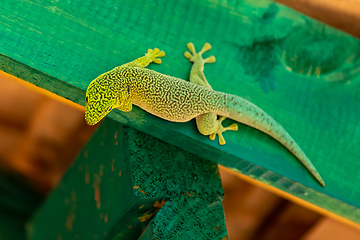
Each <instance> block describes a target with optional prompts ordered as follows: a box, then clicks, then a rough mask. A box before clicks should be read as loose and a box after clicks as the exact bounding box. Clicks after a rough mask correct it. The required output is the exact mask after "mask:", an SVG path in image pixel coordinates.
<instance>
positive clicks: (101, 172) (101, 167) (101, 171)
mask: <svg viewBox="0 0 360 240" xmlns="http://www.w3.org/2000/svg"><path fill="white" fill-rule="evenodd" d="M103 173H104V164H100V170H99V175H100V177H102V176H103Z"/></svg>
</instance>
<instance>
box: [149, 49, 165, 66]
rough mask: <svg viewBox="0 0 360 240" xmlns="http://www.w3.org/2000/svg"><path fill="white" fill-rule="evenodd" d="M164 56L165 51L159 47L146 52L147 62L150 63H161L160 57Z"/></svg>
mask: <svg viewBox="0 0 360 240" xmlns="http://www.w3.org/2000/svg"><path fill="white" fill-rule="evenodd" d="M164 56H165V52H164V51H160V49H158V48H154V49H148V51H147V53H145V59H146V62H148V64H149V63H151V62H154V63H156V64H160V63H161V59H159V58H160V57H164Z"/></svg>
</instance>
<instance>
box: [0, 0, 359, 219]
mask: <svg viewBox="0 0 360 240" xmlns="http://www.w3.org/2000/svg"><path fill="white" fill-rule="evenodd" d="M169 9H171V11H170V10H169ZM0 13H1V14H0V22H1V23H2V24H1V25H0V36H1V38H0V49H1V53H2V54H3V55H6V56H8V57H10V58H11V59H12V60H16V61H18V62H20V63H21V64H19V63H16V62H14V61H12V60H11V59H8V58H4V57H2V69H3V70H4V71H6V72H12V73H13V74H15V75H16V76H20V78H23V79H25V80H27V81H29V82H33V83H36V84H37V85H39V86H41V87H44V88H47V89H50V90H51V91H54V92H56V93H58V94H59V95H61V96H63V97H66V98H68V99H71V100H73V101H75V102H77V103H79V104H84V99H83V98H84V90H85V89H86V87H87V85H88V83H89V82H90V81H91V80H92V79H93V78H95V77H96V76H97V75H99V74H101V73H103V72H105V71H108V70H110V69H112V68H113V67H115V66H117V65H120V64H122V63H124V62H128V61H130V60H132V59H134V58H136V57H138V56H141V55H142V54H143V53H144V51H145V50H146V49H147V48H153V47H159V48H161V49H163V50H164V51H165V52H166V53H167V56H166V58H165V59H164V61H163V64H162V65H160V66H151V68H152V69H155V70H157V71H160V72H162V73H165V74H169V75H173V76H176V77H180V78H185V79H187V75H188V72H189V69H190V67H191V65H190V63H189V62H188V61H187V59H185V58H184V57H183V52H184V51H185V50H186V47H185V44H186V43H187V42H189V41H192V42H194V43H195V45H196V46H197V48H199V47H200V46H202V44H203V43H204V42H206V41H209V42H210V43H211V44H212V45H213V50H212V52H211V54H214V55H215V56H216V58H217V63H216V64H213V65H209V66H207V68H206V70H205V74H206V76H207V78H208V80H209V82H210V83H211V84H212V85H213V87H214V89H216V90H219V91H224V92H229V93H232V94H235V95H238V96H242V97H244V98H246V99H248V100H249V101H251V102H253V103H255V104H256V105H258V106H259V107H261V108H262V109H264V110H265V111H266V112H268V113H269V114H270V115H272V116H273V117H274V118H275V119H276V120H277V121H278V122H279V123H280V124H282V125H283V126H284V127H285V129H287V130H288V132H289V133H290V134H291V135H292V136H293V137H294V138H295V140H296V141H297V142H298V143H299V145H300V146H301V147H302V149H303V150H304V151H305V152H306V153H307V154H308V155H309V157H310V158H311V160H312V161H313V163H314V165H315V166H316V167H317V169H318V170H319V172H320V173H321V174H322V176H323V178H324V180H325V181H326V183H327V186H326V187H325V188H321V187H320V186H319V185H318V184H317V182H316V181H315V180H314V179H313V178H312V177H311V176H310V175H309V174H308V172H307V171H306V170H305V169H304V168H303V166H302V165H301V164H300V163H299V162H298V161H297V160H296V159H295V158H294V157H293V156H292V155H291V154H290V153H289V152H288V151H286V150H285V149H284V148H283V147H282V146H281V145H280V144H278V143H276V142H275V141H274V140H273V139H271V138H270V137H268V136H265V135H264V134H262V133H260V132H258V131H256V130H254V129H251V128H249V127H246V126H242V125H241V126H240V129H239V132H234V133H226V135H225V138H226V140H227V144H226V145H225V146H219V145H218V144H217V143H216V142H211V141H210V140H208V139H207V138H206V137H204V136H201V135H200V134H199V133H198V132H197V130H196V127H195V125H194V122H189V123H183V124H179V123H170V122H166V121H164V120H161V119H158V118H155V117H154V116H151V115H150V114H147V113H145V112H144V111H142V110H140V109H138V108H135V109H134V110H133V111H132V112H131V113H120V112H118V111H114V112H113V113H111V114H110V117H111V118H113V119H116V120H117V121H119V122H121V123H124V124H127V125H129V126H132V127H134V128H136V129H138V130H140V131H143V132H145V133H148V134H150V135H152V136H155V137H157V138H159V139H163V140H166V141H167V142H168V143H171V144H173V145H176V146H179V147H181V148H183V149H186V150H187V151H189V152H192V153H196V154H198V155H199V156H201V157H204V158H206V159H211V160H213V161H216V162H217V163H220V164H222V165H224V166H226V167H228V168H231V169H234V170H235V171H237V172H241V173H244V174H246V175H249V176H252V177H253V178H256V179H259V180H261V181H263V182H266V183H268V184H271V185H273V186H275V187H278V188H280V189H283V190H285V191H287V192H289V193H291V194H293V195H295V196H298V197H300V198H303V199H306V200H307V201H310V202H312V203H315V204H317V205H319V206H321V207H324V208H326V209H328V210H330V211H333V212H335V213H338V214H340V215H342V216H345V217H347V218H348V219H351V220H352V221H355V222H358V223H359V222H360V220H359V219H360V217H359V216H360V212H359V210H358V208H359V207H360V203H359V201H358V199H359V195H360V187H359V186H358V183H359V182H360V181H359V176H360V167H359V164H360V163H359V162H358V161H356V159H358V158H359V156H360V151H359V150H358V147H357V146H358V145H359V143H360V130H359V128H358V127H357V123H358V121H359V119H360V113H359V111H357V109H358V107H357V105H358V101H359V97H358V95H357V91H358V90H357V85H356V81H358V79H359V68H358V67H356V66H358V63H359V41H358V40H356V39H353V38H351V37H349V36H347V35H344V34H342V33H339V32H338V31H335V30H332V29H331V28H327V27H324V26H323V25H322V24H319V23H317V22H315V21H312V20H310V19H308V18H306V17H304V16H302V15H300V14H298V13H296V12H294V11H292V10H289V9H288V8H285V7H282V6H279V5H277V4H274V3H271V2H269V1H261V2H256V3H253V4H250V3H248V2H241V1H239V2H234V3H230V2H222V1H221V2H214V1H205V0H204V1H197V2H196V3H192V4H189V3H188V1H185V0H182V1H176V2H172V1H163V2H162V1H160V2H159V1H157V2H155V1H154V2H153V1H147V3H146V4H145V5H144V3H143V1H140V0H138V1H122V2H118V3H106V2H101V3H100V2H97V1H87V2H82V1H71V2H66V1H64V2H63V1H61V2H60V1H59V2H48V1H42V0H29V1H10V0H5V1H3V3H2V5H1V6H0ZM60 23H61V24H60ZM301 43H303V45H302V44H301ZM343 46H347V48H346V49H343V48H342V47H343ZM23 64H25V65H27V66H30V67H31V68H34V69H36V70H34V69H29V68H27V67H25V66H24V65H23ZM14 65H17V66H21V67H19V68H15V69H13V68H12V66H14ZM290 70H291V71H290ZM22 71H24V72H22ZM25 71H27V73H29V74H30V75H27V74H25ZM39 72H40V73H39ZM41 72H43V73H45V75H41ZM35 73H36V74H37V76H40V75H41V76H42V77H43V78H42V79H41V80H40V79H38V78H35V79H33V78H32V75H31V74H35ZM39 74H40V75H39ZM47 75H50V77H49V76H47ZM21 76H22V77H21ZM330 81H332V82H330ZM229 122H230V121H229ZM283 176H285V178H284V177H283ZM288 178H289V179H292V180H294V181H296V182H299V183H301V184H296V183H294V182H293V181H291V180H289V179H288ZM302 184H303V185H302ZM304 185H306V186H307V187H305V186H304Z"/></svg>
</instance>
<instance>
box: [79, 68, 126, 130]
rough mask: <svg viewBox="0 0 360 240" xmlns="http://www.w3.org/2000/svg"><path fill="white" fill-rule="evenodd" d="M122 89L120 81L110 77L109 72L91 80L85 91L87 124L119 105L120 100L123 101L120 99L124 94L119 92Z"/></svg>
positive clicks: (98, 119) (95, 121)
mask: <svg viewBox="0 0 360 240" xmlns="http://www.w3.org/2000/svg"><path fill="white" fill-rule="evenodd" d="M122 90H124V88H123V87H122V86H121V84H120V82H119V81H116V80H114V79H111V78H110V74H103V75H100V76H99V77H97V78H96V79H95V80H93V81H92V82H91V83H90V84H89V86H88V89H87V91H86V104H85V120H86V122H87V124H89V125H95V124H96V123H98V122H99V121H100V120H101V119H103V118H104V117H105V116H106V115H107V114H108V113H109V112H110V111H111V110H112V109H114V108H118V107H121V105H122V104H121V102H123V101H124V99H121V96H122V95H124V94H121V92H123V91H122ZM127 95H129V94H127ZM123 98H124V97H123ZM125 98H126V97H125ZM130 110H131V109H130Z"/></svg>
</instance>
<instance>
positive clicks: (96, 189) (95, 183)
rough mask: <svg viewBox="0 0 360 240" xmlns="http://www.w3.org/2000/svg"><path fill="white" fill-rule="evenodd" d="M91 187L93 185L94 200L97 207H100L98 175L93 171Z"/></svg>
mask: <svg viewBox="0 0 360 240" xmlns="http://www.w3.org/2000/svg"><path fill="white" fill-rule="evenodd" d="M93 178H94V180H93V187H94V200H95V202H96V207H97V209H100V206H101V203H100V188H99V185H100V177H99V176H98V175H97V174H96V173H94V174H93Z"/></svg>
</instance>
